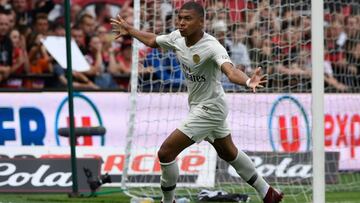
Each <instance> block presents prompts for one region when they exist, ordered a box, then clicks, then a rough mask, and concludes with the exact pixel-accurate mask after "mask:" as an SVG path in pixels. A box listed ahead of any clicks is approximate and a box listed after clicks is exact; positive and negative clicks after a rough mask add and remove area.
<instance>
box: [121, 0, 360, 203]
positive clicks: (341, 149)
mask: <svg viewBox="0 0 360 203" xmlns="http://www.w3.org/2000/svg"><path fill="white" fill-rule="evenodd" d="M184 2H185V1H183V0H172V1H170V0H144V1H141V6H140V8H139V9H140V23H139V24H140V28H141V29H142V30H144V31H149V32H154V33H156V34H164V33H169V32H171V31H173V30H175V29H176V14H177V10H178V9H179V8H180V6H181V5H182V4H183V3H184ZM202 3H203V5H204V6H205V8H206V19H205V20H206V23H205V30H206V32H208V33H210V34H212V35H213V36H215V37H216V38H217V39H218V40H219V41H220V43H222V44H223V46H224V47H225V48H226V49H227V51H228V53H229V55H230V57H231V59H232V61H233V63H234V65H235V66H236V68H239V69H242V70H243V71H245V72H246V73H247V74H248V75H251V74H252V73H253V71H254V69H255V68H256V67H259V66H261V67H262V72H263V73H264V74H268V83H267V84H266V86H265V88H263V89H260V90H259V91H258V92H257V93H256V94H253V93H252V92H251V91H250V90H249V89H247V88H244V87H241V86H237V85H234V84H231V83H230V82H229V80H228V79H227V78H226V77H225V76H224V77H223V78H222V80H223V81H222V82H223V87H224V89H225V91H226V92H227V96H226V97H227V101H228V104H229V108H230V110H229V112H230V113H229V115H228V119H227V120H228V123H229V126H230V128H231V130H232V131H231V134H232V138H233V141H234V143H235V144H236V146H237V147H238V148H239V149H241V150H244V151H246V152H247V153H248V154H249V155H250V157H251V159H252V160H253V162H254V164H255V166H256V169H257V171H258V173H259V174H261V175H262V176H264V178H265V179H266V180H268V181H269V182H270V183H271V184H272V185H273V186H275V187H276V188H279V189H281V190H283V191H284V192H285V194H286V200H288V202H311V201H312V197H311V192H312V164H313V163H312V138H311V129H312V123H311V121H312V113H313V111H317V110H318V109H311V101H312V98H311V81H312V80H313V79H314V78H312V76H311V70H312V69H311V68H312V65H311V45H312V43H311V2H310V0H271V1H270V0H269V1H267V0H262V1H260V0H258V1H255V0H253V1H246V0H207V1H203V2H202ZM127 13H131V12H127ZM324 14H325V15H324V33H325V36H324V38H325V42H324V43H325V56H324V60H325V61H324V74H325V75H324V77H325V84H324V85H325V92H326V93H325V94H324V101H325V104H324V105H325V109H324V111H325V115H324V122H325V123H324V124H325V132H324V135H315V136H325V143H324V144H325V151H326V156H325V164H326V165H325V171H326V172H325V174H324V175H325V180H326V190H327V191H330V192H333V191H359V190H360V175H359V171H360V105H359V101H360V95H359V90H360V86H359V82H360V77H359V76H360V27H359V25H360V17H359V15H360V2H359V1H356V0H346V1H336V0H325V1H324ZM125 17H127V16H125ZM129 19H130V21H131V17H129ZM129 19H128V20H129ZM137 48H138V50H139V55H138V56H139V58H138V62H139V69H138V70H139V73H138V82H139V83H138V86H137V87H138V88H137V90H136V92H132V96H133V97H132V98H133V99H134V101H136V110H134V113H135V114H134V115H135V117H134V119H133V120H130V122H129V126H130V128H132V127H133V131H132V130H130V132H131V133H129V134H128V137H127V138H128V139H129V142H128V147H129V154H127V155H128V156H130V159H131V160H132V162H131V163H132V164H133V165H131V166H129V167H128V168H125V170H126V177H125V178H126V180H127V181H126V187H127V188H128V189H129V191H130V192H131V193H132V194H134V195H138V196H148V197H159V196H160V195H161V192H160V190H159V181H160V165H159V163H158V161H157V160H156V152H157V150H158V149H159V147H160V145H161V143H162V142H163V141H164V140H165V139H166V137H167V136H168V135H169V134H170V133H171V132H172V131H173V130H174V129H175V128H176V127H177V126H179V124H180V122H181V121H182V120H183V119H184V118H185V117H186V115H187V112H188V106H187V92H186V82H185V80H184V76H183V75H182V73H181V68H180V65H179V63H178V61H177V60H176V55H175V53H174V52H172V51H165V50H159V49H149V48H146V47H145V46H143V45H141V44H140V45H139V47H137ZM194 60H195V59H194ZM134 104H135V103H134ZM131 126H132V127H131ZM140 163H141V164H140ZM178 164H179V168H180V177H179V181H178V189H177V196H178V197H184V196H185V197H188V198H191V199H197V194H198V192H199V191H200V190H201V189H209V190H223V191H226V192H229V193H241V194H248V195H250V196H251V197H252V198H253V199H255V200H257V201H260V199H259V198H258V196H256V192H255V190H253V189H252V188H251V187H249V186H248V185H246V183H245V182H244V181H242V180H241V179H240V178H239V176H238V175H236V173H235V171H234V170H233V169H232V168H231V167H229V165H228V164H227V163H226V162H224V161H222V160H220V159H219V158H218V157H217V155H216V152H215V150H214V149H213V148H212V146H211V145H210V144H209V143H207V142H206V141H203V142H202V143H200V144H195V145H193V146H191V147H190V148H188V149H186V150H185V151H184V152H182V153H181V154H180V156H179V157H178ZM145 165H146V166H150V167H145ZM134 167H137V170H134ZM255 202H256V201H255Z"/></svg>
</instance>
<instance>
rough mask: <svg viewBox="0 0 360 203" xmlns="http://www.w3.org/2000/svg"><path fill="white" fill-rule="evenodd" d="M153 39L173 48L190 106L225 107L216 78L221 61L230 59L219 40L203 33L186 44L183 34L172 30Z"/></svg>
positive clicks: (219, 83)
mask: <svg viewBox="0 0 360 203" xmlns="http://www.w3.org/2000/svg"><path fill="white" fill-rule="evenodd" d="M156 43H157V44H158V45H159V46H160V47H162V48H165V49H171V50H174V51H175V53H176V55H177V58H178V60H179V62H180V64H181V69H182V71H183V73H184V75H185V77H186V83H187V87H188V92H189V98H188V102H189V105H190V108H191V107H193V106H194V105H198V104H200V103H201V104H216V105H217V106H218V107H220V108H221V110H225V111H227V107H226V103H225V93H224V89H223V88H222V85H221V82H220V81H221V74H222V72H221V68H220V67H221V65H222V64H223V63H225V62H229V63H232V62H231V60H230V57H229V55H228V53H227V52H226V50H225V48H224V47H223V46H222V45H221V44H220V43H219V41H217V40H216V39H215V38H214V37H213V36H211V35H209V34H207V33H204V35H203V37H202V38H201V39H200V40H199V41H198V42H197V43H196V44H194V45H192V46H190V47H188V46H186V43H185V38H184V37H182V36H181V34H180V32H179V31H178V30H176V31H173V32H171V33H170V34H168V35H160V36H158V37H157V38H156ZM219 105H220V106H219ZM223 108H225V109H223Z"/></svg>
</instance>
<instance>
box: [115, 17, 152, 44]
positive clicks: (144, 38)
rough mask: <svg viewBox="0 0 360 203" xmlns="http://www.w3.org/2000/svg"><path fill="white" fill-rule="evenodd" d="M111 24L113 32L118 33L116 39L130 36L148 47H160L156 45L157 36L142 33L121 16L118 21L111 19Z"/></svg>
mask: <svg viewBox="0 0 360 203" xmlns="http://www.w3.org/2000/svg"><path fill="white" fill-rule="evenodd" d="M111 24H112V25H113V31H114V32H115V33H117V36H116V39H117V38H119V37H120V36H122V35H130V36H132V37H134V38H136V39H138V40H139V41H141V42H142V43H144V44H145V45H146V46H149V47H152V48H157V47H159V45H158V44H157V43H156V37H157V35H156V34H154V33H150V32H144V31H140V30H138V29H136V28H134V27H133V26H131V25H129V24H128V23H127V22H126V21H125V20H124V19H123V18H122V17H121V16H120V15H118V16H117V18H116V19H114V18H112V19H111Z"/></svg>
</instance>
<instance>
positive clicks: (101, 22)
mask: <svg viewBox="0 0 360 203" xmlns="http://www.w3.org/2000/svg"><path fill="white" fill-rule="evenodd" d="M95 15H96V23H97V25H98V26H103V27H105V28H106V30H107V31H109V30H111V24H110V18H111V8H110V5H109V4H106V3H97V4H95Z"/></svg>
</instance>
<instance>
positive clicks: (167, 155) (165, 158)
mask: <svg viewBox="0 0 360 203" xmlns="http://www.w3.org/2000/svg"><path fill="white" fill-rule="evenodd" d="M158 158H159V161H160V162H161V163H169V162H171V161H174V160H175V158H176V156H174V155H173V154H172V153H171V150H169V149H168V148H166V147H160V149H159V151H158Z"/></svg>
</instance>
